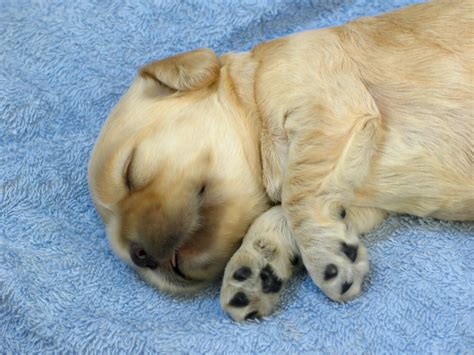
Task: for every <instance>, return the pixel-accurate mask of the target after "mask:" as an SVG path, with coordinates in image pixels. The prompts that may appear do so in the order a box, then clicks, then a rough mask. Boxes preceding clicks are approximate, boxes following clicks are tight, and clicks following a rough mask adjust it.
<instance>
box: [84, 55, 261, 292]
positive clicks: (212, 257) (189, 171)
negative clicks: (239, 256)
mask: <svg viewBox="0 0 474 355" xmlns="http://www.w3.org/2000/svg"><path fill="white" fill-rule="evenodd" d="M223 71H224V70H223V68H222V66H221V63H220V61H219V59H218V58H217V56H216V55H215V53H214V52H213V51H211V50H209V49H200V50H195V51H192V52H188V53H183V54H180V55H177V56H174V57H170V58H167V59H164V60H161V61H157V62H154V63H151V64H148V65H146V66H145V67H144V68H142V69H141V71H140V72H139V74H138V75H137V77H136V79H135V81H134V82H133V84H132V85H131V87H130V89H129V90H128V92H127V93H126V94H125V95H124V97H122V99H121V100H120V102H119V103H118V104H117V106H116V107H115V108H114V109H113V111H112V112H111V114H110V116H109V117H108V119H107V121H106V123H105V125H104V127H103V128H102V131H101V133H100V136H99V138H98V140H97V142H96V146H95V148H94V151H93V153H92V157H91V160H90V162H89V185H90V189H91V192H92V196H93V198H94V201H95V204H96V207H97V210H98V212H99V214H100V215H101V217H102V219H103V221H104V223H105V224H106V230H107V236H108V239H109V241H110V244H111V246H112V248H113V249H114V251H115V252H116V253H117V254H118V255H119V256H120V257H121V258H122V259H123V260H124V261H126V262H127V263H128V264H130V265H131V266H132V267H134V268H136V270H137V271H138V272H139V273H140V274H142V276H143V277H144V278H145V279H146V280H148V281H149V282H151V283H152V284H154V285H156V286H158V287H159V288H160V289H162V290H165V291H171V292H179V291H193V290H195V289H197V288H199V287H201V286H202V285H204V284H205V283H206V282H207V281H209V280H211V279H213V278H215V277H216V276H217V275H218V274H219V273H220V272H221V271H222V270H223V269H224V267H225V264H226V262H227V261H228V259H229V258H230V257H231V255H232V254H233V253H234V251H235V250H236V249H237V248H238V246H239V245H240V242H241V240H242V238H243V236H244V234H245V232H246V230H247V228H248V226H249V224H250V223H251V222H252V221H253V220H254V219H255V217H256V216H257V215H259V214H260V213H262V212H263V210H264V209H265V208H266V207H267V200H266V197H265V194H264V192H263V187H262V183H261V179H260V175H261V172H260V169H261V168H260V160H259V154H258V143H257V142H256V139H255V137H252V134H250V133H249V128H251V125H250V126H249V124H243V123H242V120H245V112H244V111H243V110H242V109H241V108H239V105H238V103H237V101H236V100H233V99H232V97H233V96H232V93H229V92H228V91H229V90H231V89H229V88H231V87H232V85H227V84H226V83H225V81H226V80H229V79H228V76H227V75H223Z"/></svg>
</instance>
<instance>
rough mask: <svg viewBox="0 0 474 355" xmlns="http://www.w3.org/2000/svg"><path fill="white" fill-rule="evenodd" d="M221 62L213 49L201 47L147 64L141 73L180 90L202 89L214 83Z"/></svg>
mask: <svg viewBox="0 0 474 355" xmlns="http://www.w3.org/2000/svg"><path fill="white" fill-rule="evenodd" d="M220 67H221V64H220V62H219V59H218V58H217V55H216V54H215V53H214V51H213V50H212V49H209V48H200V49H195V50H193V51H190V52H185V53H180V54H177V55H175V56H172V57H169V58H165V59H162V60H159V61H156V62H152V63H149V64H147V65H145V66H144V67H143V68H142V69H141V70H140V75H142V76H144V77H151V78H152V79H154V80H157V81H158V82H160V83H161V84H163V85H165V86H167V87H169V88H171V89H173V90H178V91H187V90H195V89H200V88H203V87H205V86H209V85H211V84H212V83H214V82H215V81H216V80H217V78H218V77H219V70H220Z"/></svg>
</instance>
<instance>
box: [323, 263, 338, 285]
mask: <svg viewBox="0 0 474 355" xmlns="http://www.w3.org/2000/svg"><path fill="white" fill-rule="evenodd" d="M336 276H337V266H336V265H334V264H329V265H328V266H326V269H325V270H324V281H327V280H330V279H333V278H335V277H336Z"/></svg>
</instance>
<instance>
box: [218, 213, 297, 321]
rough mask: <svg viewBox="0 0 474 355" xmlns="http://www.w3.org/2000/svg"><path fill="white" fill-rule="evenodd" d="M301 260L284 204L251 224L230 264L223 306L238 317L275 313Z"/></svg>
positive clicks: (222, 300) (222, 299)
mask: <svg viewBox="0 0 474 355" xmlns="http://www.w3.org/2000/svg"><path fill="white" fill-rule="evenodd" d="M299 265H301V263H300V262H299V251H298V248H297V246H296V243H295V242H294V240H293V238H292V236H291V234H290V229H289V228H288V225H287V223H286V218H285V216H284V215H283V210H282V208H281V206H275V207H273V208H271V209H270V210H268V211H267V212H265V213H264V214H262V215H261V216H260V217H259V218H257V219H256V220H255V222H254V223H253V224H252V225H251V227H250V229H249V231H248V232H247V234H246V236H245V237H244V240H243V243H242V246H241V247H240V248H239V249H238V250H237V252H236V253H235V254H234V255H233V257H232V258H231V259H230V261H229V263H228V264H227V266H226V269H225V273H224V279H223V284H222V289H221V296H220V299H221V306H222V308H223V309H224V310H225V311H226V312H227V313H228V314H229V315H230V316H231V317H232V318H233V319H234V320H236V321H242V320H246V319H251V318H257V317H261V316H266V315H269V314H271V313H272V312H273V311H274V310H275V308H276V306H277V305H278V301H279V298H280V293H281V290H282V288H283V287H284V285H285V283H286V281H288V279H289V278H290V276H291V275H292V273H293V270H294V269H295V267H297V266H299Z"/></svg>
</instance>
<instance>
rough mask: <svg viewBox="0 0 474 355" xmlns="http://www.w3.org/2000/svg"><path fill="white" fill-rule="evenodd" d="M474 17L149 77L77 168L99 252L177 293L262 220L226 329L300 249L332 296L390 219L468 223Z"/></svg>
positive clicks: (351, 30) (316, 38) (197, 63)
mask: <svg viewBox="0 0 474 355" xmlns="http://www.w3.org/2000/svg"><path fill="white" fill-rule="evenodd" d="M473 10H474V2H473V1H472V0H464V1H456V2H453V1H436V2H433V3H427V4H419V5H413V6H410V7H408V8H405V9H402V10H399V11H395V12H392V13H389V14H386V15H382V16H377V17H370V18H362V19H359V20H356V21H353V22H350V23H348V24H346V25H344V26H339V27H334V28H328V29H320V30H314V31H307V32H303V33H298V34H295V35H291V36H288V37H284V38H280V39H276V40H273V41H270V42H266V43H263V44H260V45H258V46H256V47H255V48H254V49H252V50H251V51H250V52H245V53H229V54H225V55H223V56H221V57H220V58H217V57H216V56H215V54H214V53H213V52H212V51H211V50H205V49H203V50H197V51H193V52H188V53H184V54H181V55H178V56H176V57H171V58H167V59H165V60H162V61H158V62H155V63H151V64H149V65H147V66H146V67H145V68H143V69H142V71H141V73H140V75H139V76H138V77H137V79H136V80H135V82H134V84H133V85H132V87H131V88H130V90H129V92H128V93H127V94H126V95H125V96H124V98H122V100H121V101H120V103H119V104H118V105H117V107H116V108H115V109H114V111H113V112H112V114H111V116H110V117H109V119H108V121H107V123H106V125H105V126H104V128H103V130H102V132H101V135H100V137H99V139H98V142H97V145H96V147H95V149H94V153H93V155H92V158H91V162H90V166H89V181H90V186H91V191H92V194H93V196H94V200H95V202H96V205H97V208H98V210H99V212H100V213H101V215H102V216H103V218H104V221H105V222H106V225H107V228H108V237H109V239H110V241H111V244H112V246H113V247H114V249H115V250H116V252H117V253H118V254H119V255H120V256H121V257H122V258H123V259H125V260H126V261H127V262H129V263H131V264H133V263H132V262H131V259H130V256H129V254H130V250H129V249H130V245H131V243H135V245H136V244H137V243H138V244H140V245H142V246H144V247H143V248H145V247H146V249H147V253H148V254H150V255H151V256H152V257H153V260H156V261H158V263H159V267H158V268H157V269H154V270H151V269H147V268H137V269H138V270H139V271H140V272H141V273H143V274H144V276H145V277H146V278H147V279H149V280H151V281H152V283H154V284H155V285H157V286H158V287H160V288H162V289H166V290H172V291H177V290H190V289H194V288H196V287H198V286H200V285H202V284H203V283H204V281H207V280H210V279H212V278H213V277H215V276H216V275H218V274H219V272H221V271H222V269H223V268H224V265H225V263H226V262H227V261H228V260H229V258H230V257H231V256H232V255H233V254H234V253H235V251H236V250H237V248H238V245H239V243H240V241H241V239H242V237H243V235H244V233H245V231H246V230H247V228H248V226H249V225H250V223H252V221H254V220H255V219H256V218H257V217H258V216H260V218H258V219H256V220H255V223H254V224H253V225H252V227H251V228H250V229H249V231H248V233H247V235H246V236H245V238H244V242H243V244H242V246H241V247H240V249H239V250H238V251H237V253H235V254H234V256H233V257H232V259H230V261H229V262H228V264H227V267H226V272H225V275H224V279H223V286H222V292H221V303H222V306H223V307H224V309H226V311H227V312H229V314H230V315H231V316H232V317H233V318H234V319H236V320H242V319H245V318H246V317H255V316H261V315H267V314H269V313H271V311H272V310H273V309H274V307H275V305H276V304H277V302H278V295H279V292H280V289H281V286H283V285H284V283H285V281H286V280H287V279H288V278H289V277H290V275H291V270H292V266H291V263H290V259H292V258H294V257H295V256H298V255H301V257H302V261H303V264H304V266H305V267H306V269H307V270H308V273H309V274H310V276H311V277H312V279H313V280H314V282H315V283H316V284H317V285H318V286H319V287H320V288H321V289H322V290H323V291H324V292H325V293H326V294H327V295H328V296H329V297H330V298H331V299H334V300H337V301H345V300H348V299H351V298H352V297H355V296H357V295H358V294H359V293H360V291H361V285H362V281H363V279H364V276H365V275H366V273H367V271H368V266H369V263H368V256H367V252H366V250H365V247H364V246H363V245H362V244H361V242H360V241H359V238H358V236H359V235H360V234H361V233H365V232H367V231H370V230H371V229H372V228H374V227H375V226H376V225H377V224H378V223H380V222H381V221H383V219H384V218H385V216H386V215H387V213H389V212H402V213H410V214H413V215H416V216H420V217H425V216H431V217H435V218H441V219H449V220H473V219H474V161H473V150H474V149H473V142H474V118H473V108H474V88H473V79H474V70H473V69H474V61H473V59H474V38H473V35H472V33H473V30H474V21H473V16H474V15H473V14H474V11H473ZM130 161H132V163H131V165H130ZM130 169H131V170H130ZM202 186H205V187H206V188H205V192H204V194H203V195H201V187H202ZM270 202H272V203H274V204H281V206H275V207H273V208H271V209H269V206H270V205H269V203H270ZM267 210H268V211H267ZM264 211H267V212H266V213H263V212H264ZM156 221H159V222H156ZM143 225H147V226H151V227H149V228H142V226H143ZM175 250H177V253H178V254H179V255H180V267H181V269H182V270H181V271H183V273H184V275H185V276H186V278H185V279H182V278H181V276H179V275H178V276H177V275H174V274H173V270H172V268H170V267H169V263H170V260H171V258H172V255H173V253H175ZM267 266H268V267H267ZM243 267H247V268H248V269H250V271H251V272H250V274H249V275H247V274H248V270H247V269H246V268H243ZM239 270H240V271H239ZM244 276H246V277H244ZM269 282H270V283H269ZM265 285H266V286H267V287H266V288H265ZM243 295H244V296H243Z"/></svg>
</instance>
